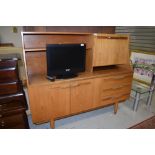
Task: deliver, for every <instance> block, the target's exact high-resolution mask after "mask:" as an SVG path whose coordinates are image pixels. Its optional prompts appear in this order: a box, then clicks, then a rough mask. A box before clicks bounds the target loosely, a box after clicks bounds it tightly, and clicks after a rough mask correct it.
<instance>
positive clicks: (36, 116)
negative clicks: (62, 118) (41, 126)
mask: <svg viewBox="0 0 155 155" xmlns="http://www.w3.org/2000/svg"><path fill="white" fill-rule="evenodd" d="M28 93H29V101H30V110H31V113H32V121H33V123H41V122H47V121H49V120H50V118H51V109H52V107H51V104H50V103H51V100H50V96H49V90H48V88H47V87H46V86H42V87H40V86H35V87H30V86H29V88H28Z"/></svg>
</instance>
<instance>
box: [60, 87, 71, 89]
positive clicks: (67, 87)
mask: <svg viewBox="0 0 155 155" xmlns="http://www.w3.org/2000/svg"><path fill="white" fill-rule="evenodd" d="M61 88H62V89H66V88H70V86H63V87H61Z"/></svg>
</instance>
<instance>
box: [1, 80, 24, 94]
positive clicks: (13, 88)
mask: <svg viewBox="0 0 155 155" xmlns="http://www.w3.org/2000/svg"><path fill="white" fill-rule="evenodd" d="M20 88H21V87H20V83H17V82H12V83H1V84H0V95H7V94H14V93H17V92H19V91H20Z"/></svg>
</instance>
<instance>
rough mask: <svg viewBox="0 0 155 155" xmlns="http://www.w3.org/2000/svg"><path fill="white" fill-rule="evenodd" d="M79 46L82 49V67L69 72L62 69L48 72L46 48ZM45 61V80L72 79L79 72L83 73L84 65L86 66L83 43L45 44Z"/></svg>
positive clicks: (84, 45)
mask: <svg viewBox="0 0 155 155" xmlns="http://www.w3.org/2000/svg"><path fill="white" fill-rule="evenodd" d="M67 45H68V46H74V45H75V46H77V45H78V46H79V45H83V47H84V55H83V62H82V63H83V67H81V68H80V67H79V68H71V69H70V71H65V70H64V69H62V70H55V71H49V68H48V63H49V62H48V53H47V48H48V47H54V46H67ZM46 60H47V78H48V79H50V80H51V79H56V78H57V79H66V78H73V77H76V76H77V75H78V73H79V72H84V71H85V65H86V44H85V43H75V44H74V43H73V44H71V43H69V44H47V45H46Z"/></svg>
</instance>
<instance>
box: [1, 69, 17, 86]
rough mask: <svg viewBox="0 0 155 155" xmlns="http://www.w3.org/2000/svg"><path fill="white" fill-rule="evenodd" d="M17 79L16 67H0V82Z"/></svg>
mask: <svg viewBox="0 0 155 155" xmlns="http://www.w3.org/2000/svg"><path fill="white" fill-rule="evenodd" d="M17 80H19V78H18V74H17V71H16V68H7V69H0V83H2V82H10V81H17Z"/></svg>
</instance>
